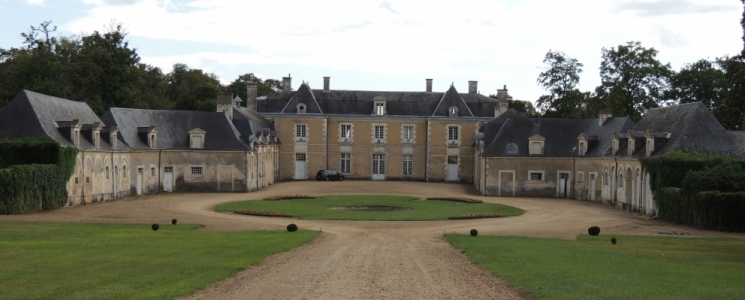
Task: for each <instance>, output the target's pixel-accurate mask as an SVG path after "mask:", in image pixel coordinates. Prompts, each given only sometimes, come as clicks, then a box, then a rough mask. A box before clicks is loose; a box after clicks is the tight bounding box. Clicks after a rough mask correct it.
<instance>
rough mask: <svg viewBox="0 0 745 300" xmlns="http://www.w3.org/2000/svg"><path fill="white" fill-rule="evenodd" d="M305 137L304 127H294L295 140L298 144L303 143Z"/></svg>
mask: <svg viewBox="0 0 745 300" xmlns="http://www.w3.org/2000/svg"><path fill="white" fill-rule="evenodd" d="M305 137H306V126H305V125H295V140H296V141H299V142H304V141H305Z"/></svg>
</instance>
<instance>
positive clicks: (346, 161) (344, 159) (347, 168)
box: [339, 153, 352, 173]
mask: <svg viewBox="0 0 745 300" xmlns="http://www.w3.org/2000/svg"><path fill="white" fill-rule="evenodd" d="M351 169H352V155H351V154H349V153H342V154H341V170H339V171H340V172H342V173H352V172H351Z"/></svg>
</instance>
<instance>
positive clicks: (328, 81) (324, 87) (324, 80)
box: [323, 76, 331, 93]
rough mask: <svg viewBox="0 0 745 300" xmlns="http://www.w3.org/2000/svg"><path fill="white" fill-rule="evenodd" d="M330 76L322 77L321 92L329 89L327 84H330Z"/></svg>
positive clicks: (326, 91)
mask: <svg viewBox="0 0 745 300" xmlns="http://www.w3.org/2000/svg"><path fill="white" fill-rule="evenodd" d="M330 81H331V77H328V76H324V77H323V92H324V93H328V92H330V91H331V90H330V89H329V86H330V85H331V82H330Z"/></svg>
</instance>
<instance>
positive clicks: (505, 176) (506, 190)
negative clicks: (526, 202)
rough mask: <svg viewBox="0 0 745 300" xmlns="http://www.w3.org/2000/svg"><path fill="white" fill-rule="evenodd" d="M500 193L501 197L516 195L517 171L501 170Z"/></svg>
mask: <svg viewBox="0 0 745 300" xmlns="http://www.w3.org/2000/svg"><path fill="white" fill-rule="evenodd" d="M499 181H500V183H499V194H498V195H497V196H500V197H510V196H515V189H514V186H515V172H512V171H500V172H499Z"/></svg>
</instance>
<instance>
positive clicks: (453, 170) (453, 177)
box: [445, 156, 459, 181]
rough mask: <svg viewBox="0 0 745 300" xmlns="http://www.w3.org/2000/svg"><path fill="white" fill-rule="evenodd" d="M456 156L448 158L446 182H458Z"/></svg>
mask: <svg viewBox="0 0 745 300" xmlns="http://www.w3.org/2000/svg"><path fill="white" fill-rule="evenodd" d="M458 179H459V178H458V156H448V169H447V175H445V180H446V181H458Z"/></svg>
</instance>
